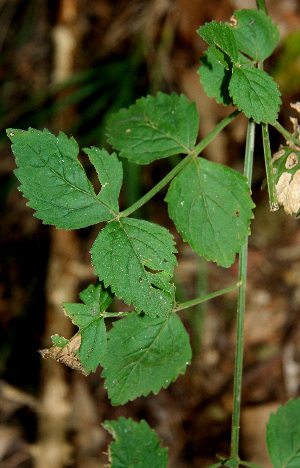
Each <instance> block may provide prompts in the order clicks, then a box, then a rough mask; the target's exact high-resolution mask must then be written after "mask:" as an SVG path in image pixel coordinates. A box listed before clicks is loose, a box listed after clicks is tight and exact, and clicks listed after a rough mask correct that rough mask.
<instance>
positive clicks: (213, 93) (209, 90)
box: [198, 47, 232, 106]
mask: <svg viewBox="0 0 300 468" xmlns="http://www.w3.org/2000/svg"><path fill="white" fill-rule="evenodd" d="M214 49H215V50H217V51H218V52H219V53H220V54H223V53H222V52H221V51H220V50H219V49H216V48H215V47H209V48H208V50H207V51H206V52H204V55H203V57H202V58H201V59H200V63H201V66H200V68H199V70H198V74H199V75H200V76H201V77H200V83H201V84H202V85H203V88H204V91H205V92H206V94H207V96H209V97H214V98H216V101H217V103H219V104H224V106H227V105H228V104H231V103H232V99H231V97H230V96H229V91H228V86H229V80H230V78H231V74H232V67H230V68H229V66H228V69H226V68H225V67H224V65H223V64H222V62H221V60H218V59H217V58H216V56H215V54H214V53H213V50H214ZM225 57H226V56H225V55H224V54H223V58H224V61H225Z"/></svg>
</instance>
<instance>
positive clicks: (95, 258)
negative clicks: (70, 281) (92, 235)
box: [91, 218, 176, 317]
mask: <svg viewBox="0 0 300 468" xmlns="http://www.w3.org/2000/svg"><path fill="white" fill-rule="evenodd" d="M174 252H176V249H175V248H174V241H173V237H172V236H171V234H170V233H169V231H167V229H165V228H163V227H161V226H158V225H156V224H153V223H150V222H148V221H143V220H138V219H133V218H121V219H120V220H118V221H112V222H111V223H109V224H108V225H107V226H106V227H105V228H104V229H102V231H101V232H100V234H99V235H98V237H97V239H96V240H95V243H94V245H93V247H92V249H91V253H92V263H93V265H94V266H95V272H96V273H97V275H98V276H99V278H100V279H101V280H103V281H104V284H105V286H106V287H108V286H110V287H111V289H112V291H113V292H114V293H115V294H116V295H117V296H118V297H119V298H122V299H123V300H124V301H125V302H126V304H130V303H131V302H132V303H133V305H134V307H135V308H136V310H137V311H138V312H142V311H143V312H145V314H148V315H151V316H152V317H155V316H156V315H158V316H167V315H169V314H170V312H171V310H172V307H173V304H174V285H172V284H170V283H169V280H170V278H171V276H172V274H173V266H174V265H175V264H176V257H175V255H174Z"/></svg>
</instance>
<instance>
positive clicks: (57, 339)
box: [51, 335, 69, 348]
mask: <svg viewBox="0 0 300 468" xmlns="http://www.w3.org/2000/svg"><path fill="white" fill-rule="evenodd" d="M51 340H52V343H53V346H58V347H59V348H64V347H65V346H67V344H68V343H69V340H67V339H66V338H64V337H63V336H59V335H52V336H51Z"/></svg>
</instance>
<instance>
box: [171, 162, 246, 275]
mask: <svg viewBox="0 0 300 468" xmlns="http://www.w3.org/2000/svg"><path fill="white" fill-rule="evenodd" d="M166 201H167V202H168V210H169V215H170V217H171V218H172V220H173V221H174V223H175V226H176V228H177V230H178V231H179V232H180V234H181V235H182V237H183V240H185V241H186V242H188V243H189V244H190V245H191V247H192V248H193V250H195V251H196V252H197V253H198V254H199V255H203V256H204V257H205V258H206V259H207V260H212V261H214V262H217V264H219V265H221V266H223V267H229V266H230V265H231V264H232V263H233V262H234V259H235V254H236V253H237V252H239V251H240V249H241V246H242V245H244V244H245V242H246V238H247V236H248V235H249V234H250V229H249V224H250V219H251V218H253V214H252V211H251V210H252V208H253V207H254V204H253V202H252V200H251V197H250V189H249V186H248V183H247V179H246V178H245V177H244V176H242V175H241V174H239V173H238V172H236V171H234V170H232V169H230V168H229V167H226V166H222V165H220V164H217V163H213V162H211V161H207V160H205V159H203V158H197V159H196V160H194V161H191V162H190V163H189V164H188V165H187V166H186V167H185V168H184V169H183V170H182V171H181V172H180V173H179V174H178V175H177V176H176V177H175V179H173V181H172V183H171V185H170V187H169V190H168V193H167V196H166Z"/></svg>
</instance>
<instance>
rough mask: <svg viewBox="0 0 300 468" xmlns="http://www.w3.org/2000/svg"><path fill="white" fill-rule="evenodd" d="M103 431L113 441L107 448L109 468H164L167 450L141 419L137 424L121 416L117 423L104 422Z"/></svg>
mask: <svg viewBox="0 0 300 468" xmlns="http://www.w3.org/2000/svg"><path fill="white" fill-rule="evenodd" d="M102 425H103V427H104V429H106V430H107V431H109V432H110V433H111V434H112V436H113V437H114V439H115V442H111V444H110V446H109V461H110V462H111V465H110V466H111V468H128V467H133V466H134V467H135V468H166V467H167V463H168V456H167V452H168V449H167V448H166V447H165V448H161V447H160V444H161V440H159V439H158V438H157V435H156V433H155V431H154V430H153V429H150V427H149V426H148V424H147V423H146V421H144V420H143V419H142V420H141V421H140V422H139V423H137V422H134V421H133V420H132V419H130V418H129V419H126V418H123V417H122V416H121V417H119V418H118V419H117V421H104V423H103V424H102Z"/></svg>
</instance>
